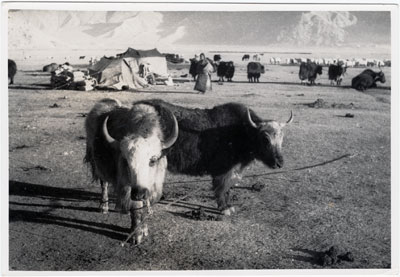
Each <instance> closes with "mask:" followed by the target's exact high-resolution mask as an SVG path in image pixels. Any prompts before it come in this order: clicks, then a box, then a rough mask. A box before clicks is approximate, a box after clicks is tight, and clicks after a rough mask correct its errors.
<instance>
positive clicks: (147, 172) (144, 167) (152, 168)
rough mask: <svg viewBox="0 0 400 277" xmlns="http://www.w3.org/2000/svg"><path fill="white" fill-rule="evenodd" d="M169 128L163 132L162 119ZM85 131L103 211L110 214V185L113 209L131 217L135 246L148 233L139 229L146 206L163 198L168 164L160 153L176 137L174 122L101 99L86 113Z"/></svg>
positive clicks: (141, 106)
mask: <svg viewBox="0 0 400 277" xmlns="http://www.w3.org/2000/svg"><path fill="white" fill-rule="evenodd" d="M161 117H163V118H164V119H165V118H166V119H168V121H169V122H171V128H168V129H166V128H161V124H160V118H161ZM85 129H86V133H87V139H86V155H85V159H84V161H85V162H86V163H87V164H88V165H89V167H90V168H91V172H92V177H93V181H99V182H100V184H101V187H102V203H101V209H102V211H103V213H107V212H108V184H112V185H113V188H114V190H115V193H116V196H117V202H116V209H117V210H121V211H122V212H130V214H131V222H132V224H131V230H132V231H133V230H136V233H135V242H136V243H137V244H139V243H140V242H141V241H142V239H143V237H144V236H147V234H148V228H147V225H146V224H141V222H142V218H143V215H144V214H143V213H144V209H143V208H144V207H147V210H148V211H150V205H151V204H153V203H155V202H157V201H158V200H159V199H160V198H161V194H162V189H163V181H164V177H165V171H166V167H167V159H166V157H165V155H164V154H163V151H164V150H165V149H168V148H169V147H171V146H172V145H173V144H174V142H175V141H176V139H177V137H178V123H177V120H176V118H175V117H174V115H173V114H172V113H171V112H170V111H168V110H165V109H164V110H160V112H158V111H156V110H155V109H154V107H153V106H149V105H145V104H135V105H132V107H130V108H128V107H123V106H122V105H121V103H120V102H119V101H117V100H113V99H103V100H101V101H99V102H98V103H96V104H95V105H94V107H93V108H92V109H91V111H90V112H89V114H88V116H87V118H86V121H85Z"/></svg>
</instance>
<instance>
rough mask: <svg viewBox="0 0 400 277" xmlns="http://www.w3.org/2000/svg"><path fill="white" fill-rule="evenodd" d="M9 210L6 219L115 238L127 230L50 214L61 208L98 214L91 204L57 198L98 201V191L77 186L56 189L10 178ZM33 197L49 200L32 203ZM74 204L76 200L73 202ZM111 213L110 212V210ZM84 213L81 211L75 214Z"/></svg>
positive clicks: (121, 237) (121, 238) (124, 233)
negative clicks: (38, 209) (76, 187)
mask: <svg viewBox="0 0 400 277" xmlns="http://www.w3.org/2000/svg"><path fill="white" fill-rule="evenodd" d="M9 194H10V202H9V204H10V210H9V222H10V223H11V222H17V221H23V222H31V223H39V224H52V225H58V226H61V227H66V228H75V229H80V230H84V231H87V232H92V233H95V234H100V235H104V236H107V237H109V238H112V239H116V240H123V239H125V238H126V235H127V234H128V233H129V228H124V227H120V226H117V225H114V224H106V223H101V222H96V221H94V220H85V219H82V218H68V217H62V216H58V215H54V214H52V213H50V212H53V211H62V210H64V209H68V210H74V211H79V212H93V213H99V209H97V208H94V207H80V206H79V205H74V204H72V205H64V204H61V203H60V202H59V201H66V202H70V203H71V202H83V203H85V202H93V201H94V202H97V203H98V202H99V200H100V194H99V193H94V192H88V191H83V190H77V189H67V188H58V187H51V186H44V185H38V184H30V183H25V182H18V181H10V182H9ZM12 196H21V197H28V198H32V199H31V200H29V199H28V200H26V199H25V200H24V201H23V202H20V201H18V202H17V201H15V200H13V199H12ZM33 198H39V199H44V200H46V201H49V202H50V203H35V202H34V201H32V200H34V199H33ZM77 204H78V203H77ZM34 207H38V208H49V209H44V210H41V211H33V210H32V208H34ZM112 212H114V211H112ZM78 214H79V215H82V216H83V215H84V213H78Z"/></svg>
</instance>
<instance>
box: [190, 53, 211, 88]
mask: <svg viewBox="0 0 400 277" xmlns="http://www.w3.org/2000/svg"><path fill="white" fill-rule="evenodd" d="M211 72H214V67H213V65H212V64H211V62H210V61H209V60H208V59H207V58H206V56H205V55H204V54H203V53H201V54H200V61H199V63H198V64H197V74H198V75H197V80H196V85H195V86H194V89H195V90H198V91H200V92H202V93H205V92H206V91H210V90H212V86H211Z"/></svg>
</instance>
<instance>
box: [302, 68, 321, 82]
mask: <svg viewBox="0 0 400 277" xmlns="http://www.w3.org/2000/svg"><path fill="white" fill-rule="evenodd" d="M317 74H319V75H321V74H322V66H321V65H318V64H316V63H314V62H308V63H305V62H302V63H301V64H300V70H299V78H300V80H301V83H302V84H303V83H304V84H305V80H308V81H309V82H310V85H314V84H315V79H317Z"/></svg>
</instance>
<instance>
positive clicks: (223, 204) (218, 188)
mask: <svg viewBox="0 0 400 277" xmlns="http://www.w3.org/2000/svg"><path fill="white" fill-rule="evenodd" d="M241 171H242V169H241V168H238V167H234V168H232V169H231V170H229V171H228V172H226V173H224V174H221V175H218V176H213V181H212V184H213V189H214V193H215V197H216V199H217V204H218V208H219V209H220V210H221V211H222V213H223V214H224V215H231V214H232V213H234V212H235V208H234V207H231V206H230V204H229V202H230V199H229V190H230V188H231V187H232V186H236V185H237V184H238V182H239V181H240V180H241V175H240V173H241Z"/></svg>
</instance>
